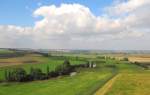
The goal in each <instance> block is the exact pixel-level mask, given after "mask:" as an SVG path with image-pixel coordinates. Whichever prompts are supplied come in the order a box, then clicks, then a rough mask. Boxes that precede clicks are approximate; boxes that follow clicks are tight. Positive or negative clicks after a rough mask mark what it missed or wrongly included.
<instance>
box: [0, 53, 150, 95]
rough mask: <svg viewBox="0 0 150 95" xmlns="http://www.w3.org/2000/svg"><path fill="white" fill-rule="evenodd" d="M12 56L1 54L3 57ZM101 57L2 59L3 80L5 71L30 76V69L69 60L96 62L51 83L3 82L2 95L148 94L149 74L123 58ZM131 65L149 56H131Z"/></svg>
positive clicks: (94, 55)
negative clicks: (94, 66)
mask: <svg viewBox="0 0 150 95" xmlns="http://www.w3.org/2000/svg"><path fill="white" fill-rule="evenodd" d="M2 53H3V54H9V53H13V52H10V51H1V54H2ZM104 56H105V55H100V54H99V55H98V54H80V53H79V54H67V53H66V54H62V53H61V54H53V55H52V56H49V57H45V56H42V55H39V54H26V55H24V56H18V57H9V58H0V80H1V81H3V80H4V79H5V78H4V76H5V73H4V72H5V70H11V69H13V68H20V67H21V68H24V69H25V70H26V71H27V73H29V71H30V70H31V67H34V68H40V69H41V70H42V71H43V72H46V67H47V66H49V69H50V71H52V70H55V68H56V67H57V66H58V65H60V64H62V63H63V62H64V60H65V59H68V60H69V61H70V63H71V64H72V65H75V64H83V63H85V60H88V61H93V62H94V63H96V68H78V69H77V74H76V75H74V76H70V75H66V76H58V77H56V78H51V79H48V80H38V81H31V82H22V83H18V82H1V83H0V95H9V94H10V93H11V95H38V94H40V95H93V94H95V95H149V93H150V71H149V70H145V69H144V67H143V66H140V65H137V64H132V63H131V62H129V61H125V60H118V58H124V57H127V56H125V55H121V57H120V56H118V55H117V57H115V58H114V55H113V56H108V55H107V56H108V58H105V57H104ZM128 59H129V60H131V61H132V62H135V61H136V62H143V64H144V62H145V63H146V62H150V61H149V59H150V57H149V56H147V55H145V56H141V55H140V56H139V55H136V56H133V55H132V56H131V55H130V56H128Z"/></svg>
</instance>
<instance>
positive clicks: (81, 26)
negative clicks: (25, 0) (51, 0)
mask: <svg viewBox="0 0 150 95" xmlns="http://www.w3.org/2000/svg"><path fill="white" fill-rule="evenodd" d="M138 1H139V0H129V1H127V2H119V3H117V4H114V5H112V6H109V7H107V9H108V11H107V12H106V14H102V15H107V17H104V16H95V15H94V14H93V13H92V12H91V11H90V9H89V8H88V7H86V6H83V5H80V4H62V5H61V6H55V5H50V6H41V7H40V8H38V9H36V10H35V11H34V13H33V15H34V16H35V17H39V16H42V19H40V20H38V21H36V22H35V26H34V27H18V26H0V33H1V34H2V35H0V45H3V46H8V47H11V46H12V45H14V46H16V47H21V46H22V47H28V46H29V47H34V48H35V47H36V48H88V49H89V48H96V49H100V48H102V49H109V47H108V46H112V49H114V48H116V47H115V46H114V44H112V43H113V42H116V40H119V41H122V40H123V41H122V42H124V43H125V42H126V43H125V44H127V43H128V42H129V44H127V46H129V45H130V44H131V43H130V41H133V40H134V39H141V40H140V41H141V42H142V41H143V42H144V41H147V40H150V39H148V38H149V34H150V33H149V32H150V28H149V25H150V20H149V16H150V12H148V10H149V9H150V7H149V6H150V3H149V0H140V1H139V2H138ZM110 11H113V12H114V13H113V14H112V13H111V15H110ZM122 14H123V15H122ZM124 14H125V15H124ZM114 17H115V18H114ZM8 38H9V39H8ZM144 38H146V39H144ZM129 39H130V40H129ZM106 41H108V43H107V44H109V45H106V43H104V44H102V43H103V42H106ZM119 43H120V42H119ZM141 44H142V43H141ZM102 45H104V46H102ZM144 45H145V44H144ZM116 46H118V44H116ZM131 46H132V45H131ZM135 46H136V45H135ZM137 46H139V45H137ZM145 47H146V48H150V46H145ZM122 48H124V47H122ZM125 48H126V49H130V48H131V49H132V48H134V47H130V48H128V47H125ZM141 48H143V47H141ZM143 49H144V48H143Z"/></svg>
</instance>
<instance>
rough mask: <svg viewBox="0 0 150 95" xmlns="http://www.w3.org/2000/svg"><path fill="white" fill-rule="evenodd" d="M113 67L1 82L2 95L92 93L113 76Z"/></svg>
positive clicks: (0, 92) (75, 94) (0, 93)
mask: <svg viewBox="0 0 150 95" xmlns="http://www.w3.org/2000/svg"><path fill="white" fill-rule="evenodd" d="M112 71H113V69H112V68H107V67H104V68H101V69H98V68H97V69H81V70H79V72H78V73H77V75H75V76H72V77H68V76H64V77H58V78H55V79H50V80H45V81H34V82H29V83H1V84H0V89H1V90H0V95H8V94H10V93H11V95H36V94H40V95H91V94H92V93H93V92H95V91H96V90H97V88H98V87H100V86H102V85H103V83H105V81H106V80H108V79H109V78H110V77H111V76H113V73H112Z"/></svg>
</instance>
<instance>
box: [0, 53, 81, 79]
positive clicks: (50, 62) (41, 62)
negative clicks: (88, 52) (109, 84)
mask: <svg viewBox="0 0 150 95" xmlns="http://www.w3.org/2000/svg"><path fill="white" fill-rule="evenodd" d="M1 60H5V61H10V62H11V60H12V62H14V64H13V65H12V64H11V63H10V64H9V65H8V64H7V66H6V65H3V66H2V67H1V68H0V80H3V79H4V72H5V70H11V69H12V68H19V67H21V68H24V69H25V70H26V71H27V72H29V71H30V69H31V67H33V68H40V69H41V70H42V71H43V72H46V67H47V66H49V69H50V70H51V71H52V70H55V68H56V66H58V65H60V64H62V63H63V62H64V60H65V59H61V60H56V59H52V58H49V57H43V56H24V57H16V58H8V59H0V61H1ZM33 61H34V62H35V63H30V62H33ZM28 62H29V63H28ZM70 63H71V64H81V63H84V62H83V61H77V60H70Z"/></svg>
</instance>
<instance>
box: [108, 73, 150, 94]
mask: <svg viewBox="0 0 150 95" xmlns="http://www.w3.org/2000/svg"><path fill="white" fill-rule="evenodd" d="M149 93H150V74H149V72H145V73H133V74H127V73H125V74H120V75H119V77H118V78H117V79H116V81H115V83H114V84H113V86H112V87H111V88H110V89H109V91H108V92H107V93H106V95H149Z"/></svg>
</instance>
